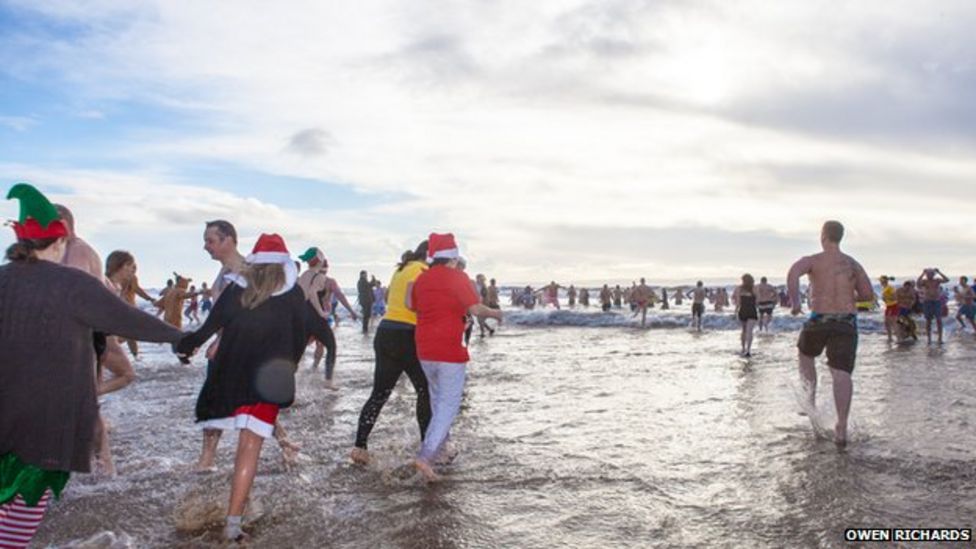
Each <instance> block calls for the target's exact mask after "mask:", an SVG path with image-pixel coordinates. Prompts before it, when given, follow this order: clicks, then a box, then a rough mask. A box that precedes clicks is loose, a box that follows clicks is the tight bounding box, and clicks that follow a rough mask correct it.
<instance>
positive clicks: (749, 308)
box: [732, 273, 765, 358]
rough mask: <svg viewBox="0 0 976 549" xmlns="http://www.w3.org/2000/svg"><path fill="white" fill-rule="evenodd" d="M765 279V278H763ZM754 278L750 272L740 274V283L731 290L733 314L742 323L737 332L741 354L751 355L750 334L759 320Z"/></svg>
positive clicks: (744, 355)
mask: <svg viewBox="0 0 976 549" xmlns="http://www.w3.org/2000/svg"><path fill="white" fill-rule="evenodd" d="M764 280H765V279H764ZM755 283H756V280H755V279H754V278H753V277H752V275H751V274H749V273H746V274H744V275H742V284H741V285H739V286H736V287H735V290H734V291H733V292H732V303H734V304H735V315H736V317H737V318H738V319H739V324H741V325H742V333H741V334H739V342H740V343H741V344H742V351H741V353H740V354H741V356H743V357H746V358H748V357H751V356H752V336H753V331H754V330H755V329H756V322H758V321H759V311H758V309H757V307H756V300H757V297H756V293H757V291H756V288H755Z"/></svg>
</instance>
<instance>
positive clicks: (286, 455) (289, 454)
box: [274, 423, 302, 467]
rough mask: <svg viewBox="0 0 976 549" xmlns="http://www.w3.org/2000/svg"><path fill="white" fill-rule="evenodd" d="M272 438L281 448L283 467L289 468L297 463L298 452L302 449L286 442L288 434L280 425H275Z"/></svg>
mask: <svg viewBox="0 0 976 549" xmlns="http://www.w3.org/2000/svg"><path fill="white" fill-rule="evenodd" d="M274 437H275V440H277V441H278V446H279V447H280V448H281V459H282V460H284V462H285V467H291V466H293V465H295V463H296V462H297V461H298V452H300V451H301V449H302V447H301V446H299V445H297V444H295V443H294V442H292V441H290V440H288V433H287V432H286V431H285V428H284V427H282V426H281V424H280V423H275V428H274Z"/></svg>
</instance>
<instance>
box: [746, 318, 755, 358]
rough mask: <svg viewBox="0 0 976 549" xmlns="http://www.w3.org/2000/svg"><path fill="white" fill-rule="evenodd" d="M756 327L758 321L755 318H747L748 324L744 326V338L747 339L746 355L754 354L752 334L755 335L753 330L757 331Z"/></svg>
mask: <svg viewBox="0 0 976 549" xmlns="http://www.w3.org/2000/svg"><path fill="white" fill-rule="evenodd" d="M755 329H756V321H755V320H747V321H746V325H745V326H743V330H745V338H744V339H745V352H746V356H750V355H752V335H753V332H754V331H755Z"/></svg>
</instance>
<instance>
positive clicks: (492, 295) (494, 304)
mask: <svg viewBox="0 0 976 549" xmlns="http://www.w3.org/2000/svg"><path fill="white" fill-rule="evenodd" d="M485 304H486V305H488V306H489V307H491V308H492V309H501V308H502V306H501V302H500V301H499V300H498V286H497V285H496V283H495V279H494V278H493V279H491V280H489V281H488V297H487V298H486V299H485Z"/></svg>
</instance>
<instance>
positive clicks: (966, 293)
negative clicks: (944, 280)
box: [955, 276, 976, 332]
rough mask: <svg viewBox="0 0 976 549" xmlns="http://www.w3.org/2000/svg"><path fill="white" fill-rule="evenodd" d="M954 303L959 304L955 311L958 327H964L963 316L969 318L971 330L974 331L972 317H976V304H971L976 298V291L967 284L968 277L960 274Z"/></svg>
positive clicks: (975, 326)
mask: <svg viewBox="0 0 976 549" xmlns="http://www.w3.org/2000/svg"><path fill="white" fill-rule="evenodd" d="M955 293H956V304H957V305H959V312H957V313H956V320H958V321H959V326H960V329H962V330H965V329H966V323H965V322H963V318H966V319H967V320H969V325H970V326H972V328H973V332H976V322H973V319H974V318H976V305H974V304H973V302H974V300H976V292H973V289H972V287H970V286H969V279H968V278H966V277H964V276H960V277H959V285H958V286H956V292H955Z"/></svg>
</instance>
